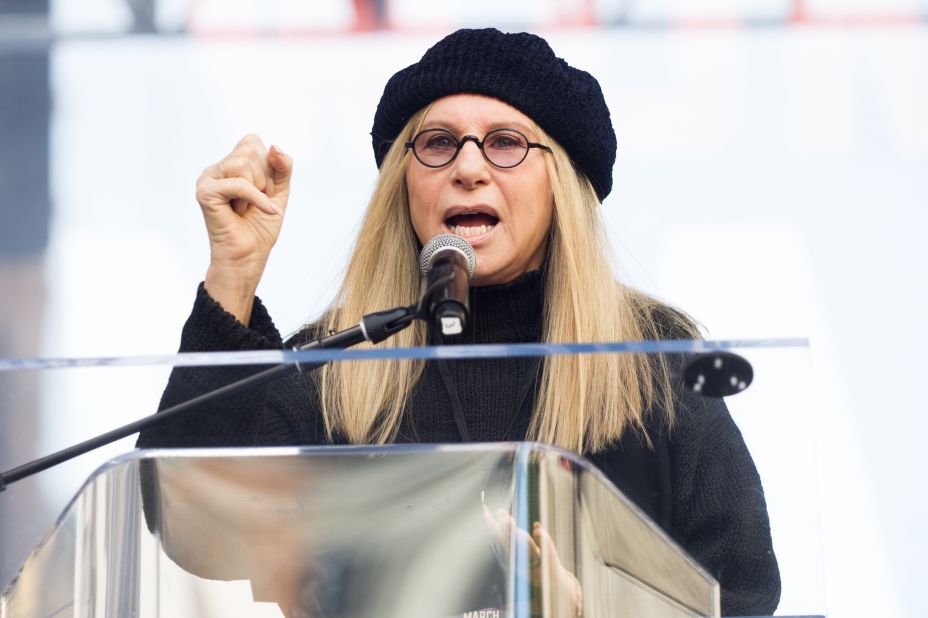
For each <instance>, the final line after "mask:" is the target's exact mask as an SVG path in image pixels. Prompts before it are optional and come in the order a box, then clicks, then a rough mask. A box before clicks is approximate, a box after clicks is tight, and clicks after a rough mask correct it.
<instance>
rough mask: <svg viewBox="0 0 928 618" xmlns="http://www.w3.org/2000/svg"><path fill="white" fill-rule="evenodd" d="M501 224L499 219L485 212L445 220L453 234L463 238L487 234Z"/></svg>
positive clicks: (455, 216) (460, 215)
mask: <svg viewBox="0 0 928 618" xmlns="http://www.w3.org/2000/svg"><path fill="white" fill-rule="evenodd" d="M497 223H499V219H497V218H496V217H494V216H493V215H490V214H487V213H483V212H472V213H467V214H459V215H454V216H452V217H448V218H447V219H445V225H447V226H448V229H449V230H451V233H452V234H454V235H456V236H460V237H462V238H468V237H470V236H480V235H481V234H486V233H487V232H489V231H490V230H492V229H493V227H494V226H495V225H496V224H497Z"/></svg>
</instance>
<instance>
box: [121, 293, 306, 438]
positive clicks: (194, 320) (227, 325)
mask: <svg viewBox="0 0 928 618" xmlns="http://www.w3.org/2000/svg"><path fill="white" fill-rule="evenodd" d="M281 347H282V342H281V337H280V333H279V332H278V331H277V328H276V327H275V326H274V322H273V321H272V320H271V318H270V316H269V315H268V312H267V310H266V309H265V307H264V305H263V304H262V303H261V301H260V299H258V298H255V302H254V308H253V310H252V317H251V322H250V324H249V325H248V326H247V327H246V326H245V325H243V324H242V323H241V322H239V321H238V320H236V319H235V317H234V316H232V315H231V314H230V313H228V312H226V311H225V310H224V309H223V308H222V307H221V306H220V305H219V303H217V302H216V301H215V300H213V298H212V297H210V295H209V294H208V293H207V292H206V289H205V288H204V286H203V284H202V283H201V284H200V287H199V289H198V290H197V296H196V300H195V302H194V305H193V310H192V312H191V314H190V317H189V318H188V319H187V322H186V323H185V324H184V328H183V331H182V333H181V343H180V350H179V351H180V352H220V351H241V350H273V349H280V348H281ZM266 368H267V366H228V367H184V368H175V369H174V370H173V371H172V372H171V376H170V378H169V380H168V385H167V387H166V388H165V390H164V393H163V395H162V397H161V403H160V405H159V408H158V409H159V411H160V410H164V409H166V408H168V407H170V406H173V405H176V404H178V403H181V402H183V401H187V400H189V399H192V398H194V397H196V396H198V395H202V394H204V393H207V392H209V391H212V390H215V389H217V388H220V387H222V386H225V385H227V384H230V383H232V382H235V381H237V380H241V379H243V378H245V377H248V376H249V375H252V374H255V373H258V372H259V371H261V370H263V369H266ZM284 380H286V379H284ZM284 380H281V381H279V382H282V381H284ZM279 382H277V383H273V384H272V386H271V387H270V388H271V389H276V387H277V386H278V384H279ZM268 393H269V387H268V386H263V387H258V388H254V389H252V390H250V391H247V392H244V393H239V394H237V395H234V396H232V397H228V398H225V399H220V400H217V401H215V402H211V403H208V404H205V405H203V406H201V407H200V408H198V409H193V410H190V411H189V412H187V413H186V414H184V415H182V416H180V417H176V418H174V419H171V420H170V421H167V422H164V423H161V424H160V425H156V426H155V427H151V428H149V429H146V430H145V431H143V432H141V434H140V435H139V439H138V442H137V443H136V446H138V447H139V448H154V447H205V446H271V445H282V444H290V443H293V442H294V441H297V439H296V435H295V433H296V432H295V430H294V428H293V427H292V421H291V420H290V419H288V418H287V415H285V414H281V413H280V411H279V409H278V407H277V406H274V405H268Z"/></svg>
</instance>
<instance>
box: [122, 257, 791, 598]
mask: <svg viewBox="0 0 928 618" xmlns="http://www.w3.org/2000/svg"><path fill="white" fill-rule="evenodd" d="M542 298H543V281H542V275H541V274H540V273H539V272H535V273H529V274H528V275H525V276H524V277H522V278H520V279H518V280H517V281H515V282H513V283H510V284H506V285H503V286H492V287H486V288H473V289H472V290H471V312H472V319H471V323H470V324H468V325H467V328H466V329H465V331H464V333H463V334H462V335H460V336H459V337H456V338H455V340H454V342H456V343H515V342H536V341H538V340H539V337H540V328H541V316H542V309H543V302H542ZM310 332H311V331H309V330H304V331H301V333H298V334H297V335H296V336H294V337H292V338H291V339H290V340H289V341H287V342H286V345H287V346H288V347H292V346H294V345H297V344H299V343H302V342H303V341H305V340H307V339H308V338H309V337H310ZM283 345H284V342H283V341H282V339H281V336H280V334H279V332H278V331H277V329H276V328H275V327H274V324H273V322H272V320H271V318H270V317H269V316H268V313H267V311H266V309H265V308H264V306H263V305H262V304H261V302H260V300H258V299H255V304H254V309H253V311H252V318H251V323H250V324H249V326H248V327H247V328H246V327H245V326H244V325H242V324H241V323H239V322H238V321H237V320H236V319H235V318H234V317H233V316H232V315H231V314H229V313H227V312H225V311H224V310H223V309H222V308H221V307H220V306H219V304H218V303H216V302H215V301H214V300H213V299H212V298H211V297H210V296H209V295H208V294H207V293H206V291H205V290H204V288H203V286H202V285H201V286H200V288H199V290H198V293H197V298H196V301H195V303H194V307H193V311H192V313H191V315H190V317H189V318H188V320H187V323H186V324H185V325H184V329H183V333H182V336H181V346H180V351H181V352H207V351H222V350H259V349H280V348H281V346H283ZM538 363H539V361H538V360H537V359H532V358H515V359H474V360H455V361H444V368H442V367H441V362H430V363H427V365H426V369H425V372H424V374H423V376H422V378H421V379H420V380H419V383H418V384H417V386H416V387H415V389H414V391H413V393H412V394H411V397H410V401H409V405H408V406H407V409H406V411H405V413H404V416H403V419H402V422H401V426H400V430H399V434H398V436H397V440H396V441H397V442H460V441H462V430H463V431H465V432H466V433H467V434H469V435H468V437H469V439H470V440H472V441H508V440H522V439H524V438H525V435H526V430H527V428H528V425H529V420H530V418H531V412H532V409H533V408H534V395H535V378H536V377H537V375H538V367H539V364H538ZM672 364H673V363H672ZM255 371H256V368H254V367H217V368H196V369H194V368H179V369H175V370H174V371H173V373H172V374H171V378H170V380H169V382H168V386H167V388H166V389H165V392H164V395H163V396H162V399H161V409H164V408H166V407H169V406H171V405H174V404H177V403H180V402H182V401H185V400H187V399H190V398H192V397H194V396H196V395H200V394H202V393H204V392H206V391H209V390H213V389H215V388H218V387H219V386H222V385H224V384H228V383H230V382H232V381H235V380H238V379H241V378H243V377H245V376H247V375H249V374H252V373H254V372H255ZM442 371H444V372H445V376H444V378H443V376H442V375H441V374H442ZM449 385H450V388H451V389H453V390H455V391H456V392H457V397H458V398H459V401H460V406H461V411H462V412H463V416H464V423H463V427H461V426H460V425H459V424H458V423H457V422H456V421H455V418H454V414H453V412H452V410H453V406H452V398H451V395H450V394H449ZM677 400H678V401H679V403H678V406H677V410H676V422H675V424H674V426H673V430H672V431H668V430H667V428H666V426H665V425H664V422H663V419H664V414H663V412H662V411H659V410H658V411H652V412H651V413H650V414H649V415H648V417H647V421H646V425H647V428H648V433H649V437H650V439H651V442H652V446H651V447H649V446H647V445H646V444H645V442H644V441H643V440H642V439H641V437H640V436H639V435H637V434H636V433H635V432H632V431H626V432H625V433H624V435H623V438H622V439H621V441H619V442H618V443H617V444H615V445H613V446H612V447H611V448H609V449H607V450H605V451H603V452H600V453H595V454H592V455H588V458H589V459H590V460H591V461H592V462H593V463H594V464H595V465H596V466H597V467H599V468H600V469H601V470H602V471H603V472H604V473H605V474H606V476H607V477H609V479H611V480H612V482H614V483H615V484H616V486H617V487H619V489H621V490H622V491H623V492H624V493H625V495H627V496H628V497H629V498H630V499H632V500H633V501H635V502H636V503H637V504H638V505H639V506H640V507H641V508H642V510H644V511H645V512H646V513H647V514H648V515H649V516H650V517H651V518H652V519H653V520H654V521H655V522H657V523H658V524H659V525H660V526H661V527H662V528H664V530H666V531H667V532H668V533H669V534H670V535H671V536H672V537H673V538H674V539H675V540H676V541H677V542H678V543H680V545H681V546H682V547H683V548H685V549H686V550H687V551H688V552H689V553H690V554H691V555H692V556H693V557H694V558H695V559H696V560H697V561H699V562H700V564H702V565H703V566H704V567H705V568H706V570H708V571H709V573H711V574H712V575H713V576H714V577H716V578H717V579H718V580H719V582H720V583H721V586H722V613H723V614H724V615H760V614H771V613H773V610H774V609H775V608H776V606H777V603H778V601H779V596H780V577H779V571H778V568H777V562H776V557H775V556H774V553H773V547H772V544H771V538H770V525H769V521H768V517H767V508H766V504H765V502H764V496H763V490H762V488H761V483H760V478H759V477H758V475H757V471H756V469H755V467H754V463H753V461H752V460H751V456H750V454H749V453H748V450H747V447H746V446H745V444H744V441H743V439H742V437H741V434H740V432H739V431H738V428H737V427H736V426H735V424H734V422H733V421H732V419H731V417H730V415H729V413H728V410H727V409H726V407H725V404H724V403H723V402H722V401H721V400H717V399H707V398H702V397H699V396H697V395H694V394H692V393H689V392H688V391H686V390H685V389H682V388H680V389H679V392H678V393H677ZM520 401H521V405H520V406H519V409H518V410H516V409H515V408H516V407H517V405H518V404H519V402H520ZM319 410H320V405H319V394H318V389H317V387H316V384H315V382H314V381H313V379H312V378H307V377H304V376H294V377H292V378H284V379H281V380H279V381H278V382H275V383H274V384H273V385H272V386H271V387H267V388H263V389H258V390H256V391H255V392H252V393H246V394H243V395H240V396H239V397H237V398H236V399H235V400H234V401H229V400H224V401H222V402H219V403H217V404H214V405H213V406H212V407H208V408H206V409H202V410H200V411H199V412H197V413H196V414H191V415H187V416H186V417H183V418H178V419H175V420H174V421H172V422H171V423H165V424H163V425H161V426H157V427H154V428H151V429H148V430H146V431H144V432H142V433H141V435H140V436H139V440H138V446H139V447H140V448H153V447H193V446H286V445H319V444H327V443H328V442H327V440H326V437H325V431H324V427H323V423H322V417H321V413H320V411H319ZM341 442H344V441H343V440H341V439H338V438H336V443H341Z"/></svg>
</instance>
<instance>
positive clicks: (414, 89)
mask: <svg viewBox="0 0 928 618" xmlns="http://www.w3.org/2000/svg"><path fill="white" fill-rule="evenodd" d="M460 93H472V94H482V95H487V96H491V97H494V98H497V99H499V100H501V101H504V102H506V103H508V104H509V105H512V106H513V107H515V108H516V109H518V110H519V111H521V112H522V113H523V114H525V115H526V116H528V117H530V118H531V119H532V120H534V121H535V122H536V123H537V124H538V126H540V127H541V128H542V129H544V130H545V132H547V133H548V135H550V136H551V137H553V138H554V139H555V140H557V142H558V143H559V144H560V145H561V146H563V148H564V150H566V151H567V153H568V154H569V155H570V157H571V159H572V160H573V162H574V165H576V166H577V168H579V169H580V170H581V171H582V172H583V173H584V174H585V175H586V176H587V178H589V179H590V182H591V183H592V184H593V188H594V189H596V194H597V196H598V197H599V199H600V201H602V200H604V199H605V198H606V196H607V195H609V192H610V191H611V190H612V166H613V165H614V164H615V151H616V140H615V131H614V130H613V128H612V120H611V118H610V117H609V108H608V107H607V106H606V101H605V99H604V98H603V92H602V90H601V89H600V87H599V82H597V81H596V78H594V77H593V76H592V75H590V74H589V73H587V72H586V71H581V70H579V69H575V68H573V67H572V66H570V65H569V64H567V63H566V62H564V60H562V59H561V58H558V57H557V56H555V55H554V52H553V51H552V50H551V47H550V46H549V45H548V43H547V42H546V41H545V40H544V39H542V38H541V37H538V36H535V35H534V34H528V33H525V32H522V33H518V34H507V33H503V32H500V31H499V30H496V29H495V28H486V29H482V30H458V31H457V32H454V33H452V34H450V35H448V36H446V37H445V38H444V39H442V40H441V41H439V42H438V43H436V44H435V45H434V46H432V47H431V48H430V49H429V50H428V51H427V52H425V55H424V56H422V59H421V60H420V61H419V62H417V63H416V64H413V65H410V66H408V67H406V68H405V69H403V70H401V71H399V72H398V73H396V74H395V75H394V76H393V77H391V78H390V81H388V82H387V85H386V87H385V88H384V90H383V96H382V97H381V98H380V103H379V104H378V105H377V112H376V113H375V114H374V126H373V128H372V129H371V137H372V142H373V147H374V157H375V159H376V160H377V167H380V166H381V164H382V163H383V159H384V157H385V156H386V154H387V150H389V148H390V145H391V144H392V142H393V141H394V140H395V139H396V138H397V136H399V134H400V131H401V130H402V129H403V127H404V126H405V125H406V123H407V122H408V121H409V119H410V117H412V115H413V114H415V113H416V112H417V111H419V110H420V109H422V108H423V107H425V106H426V105H428V104H429V103H431V102H432V101H434V100H436V99H440V98H442V97H445V96H448V95H452V94H460Z"/></svg>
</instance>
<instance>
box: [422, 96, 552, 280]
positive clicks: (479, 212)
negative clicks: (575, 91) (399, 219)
mask: <svg viewBox="0 0 928 618" xmlns="http://www.w3.org/2000/svg"><path fill="white" fill-rule="evenodd" d="M533 126H534V123H533V122H532V121H531V119H530V118H529V117H528V116H526V115H525V114H523V113H521V112H520V111H519V110H517V109H515V108H514V107H512V106H510V105H507V104H506V103H503V102H502V101H499V100H497V99H493V98H490V97H485V96H481V95H474V94H456V95H452V96H448V97H444V98H442V99H438V100H437V101H435V102H434V103H433V104H432V106H431V108H430V109H429V111H428V114H427V115H426V117H425V124H423V126H422V130H426V129H446V130H448V131H450V132H451V133H453V134H454V135H455V136H456V137H457V138H458V139H461V138H462V137H464V136H465V135H475V136H477V137H478V138H479V139H480V140H481V141H482V140H483V138H484V136H486V134H487V133H489V132H490V131H493V130H494V129H500V128H508V129H516V130H517V131H519V132H520V133H522V134H524V135H525V136H526V137H527V138H528V141H530V142H538V135H537V134H536V133H535V131H534V130H533V128H532V127H533ZM546 156H549V155H548V154H546V153H545V151H544V150H542V149H540V148H532V149H530V150H529V151H528V156H527V157H526V158H525V160H524V161H522V163H520V164H519V165H517V166H516V167H512V168H507V169H503V168H499V167H495V166H494V165H492V164H491V163H490V162H489V161H487V160H486V159H485V158H484V157H483V154H481V152H480V149H479V148H477V145H476V144H474V143H473V142H472V141H468V142H466V143H465V144H464V147H463V148H462V149H461V150H460V152H458V155H457V157H456V158H455V159H454V160H453V161H452V162H451V163H449V164H448V165H446V166H444V167H440V168H430V167H426V166H425V165H422V164H421V163H420V162H419V161H417V160H416V158H415V157H414V156H413V154H412V152H410V153H409V154H408V162H407V167H406V186H407V188H408V190H409V213H410V217H411V218H412V226H413V229H414V230H415V232H416V236H418V237H419V241H420V242H421V243H422V244H425V243H426V242H428V241H429V240H430V239H431V238H433V237H435V236H437V235H439V234H447V233H452V234H457V235H458V236H461V237H463V238H465V239H466V240H467V242H469V243H470V244H471V246H472V247H473V248H474V251H475V252H476V253H477V270H476V271H475V273H474V276H473V278H472V279H471V285H493V284H498V283H506V282H509V281H512V280H513V279H516V278H517V277H519V275H521V274H523V273H525V272H528V271H530V270H535V269H537V268H539V267H540V266H541V264H542V261H543V260H544V258H545V253H546V251H547V248H548V230H549V229H550V227H551V219H552V216H553V197H552V192H551V183H550V182H549V180H548V169H547V166H546V165H545V161H544V157H546Z"/></svg>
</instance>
